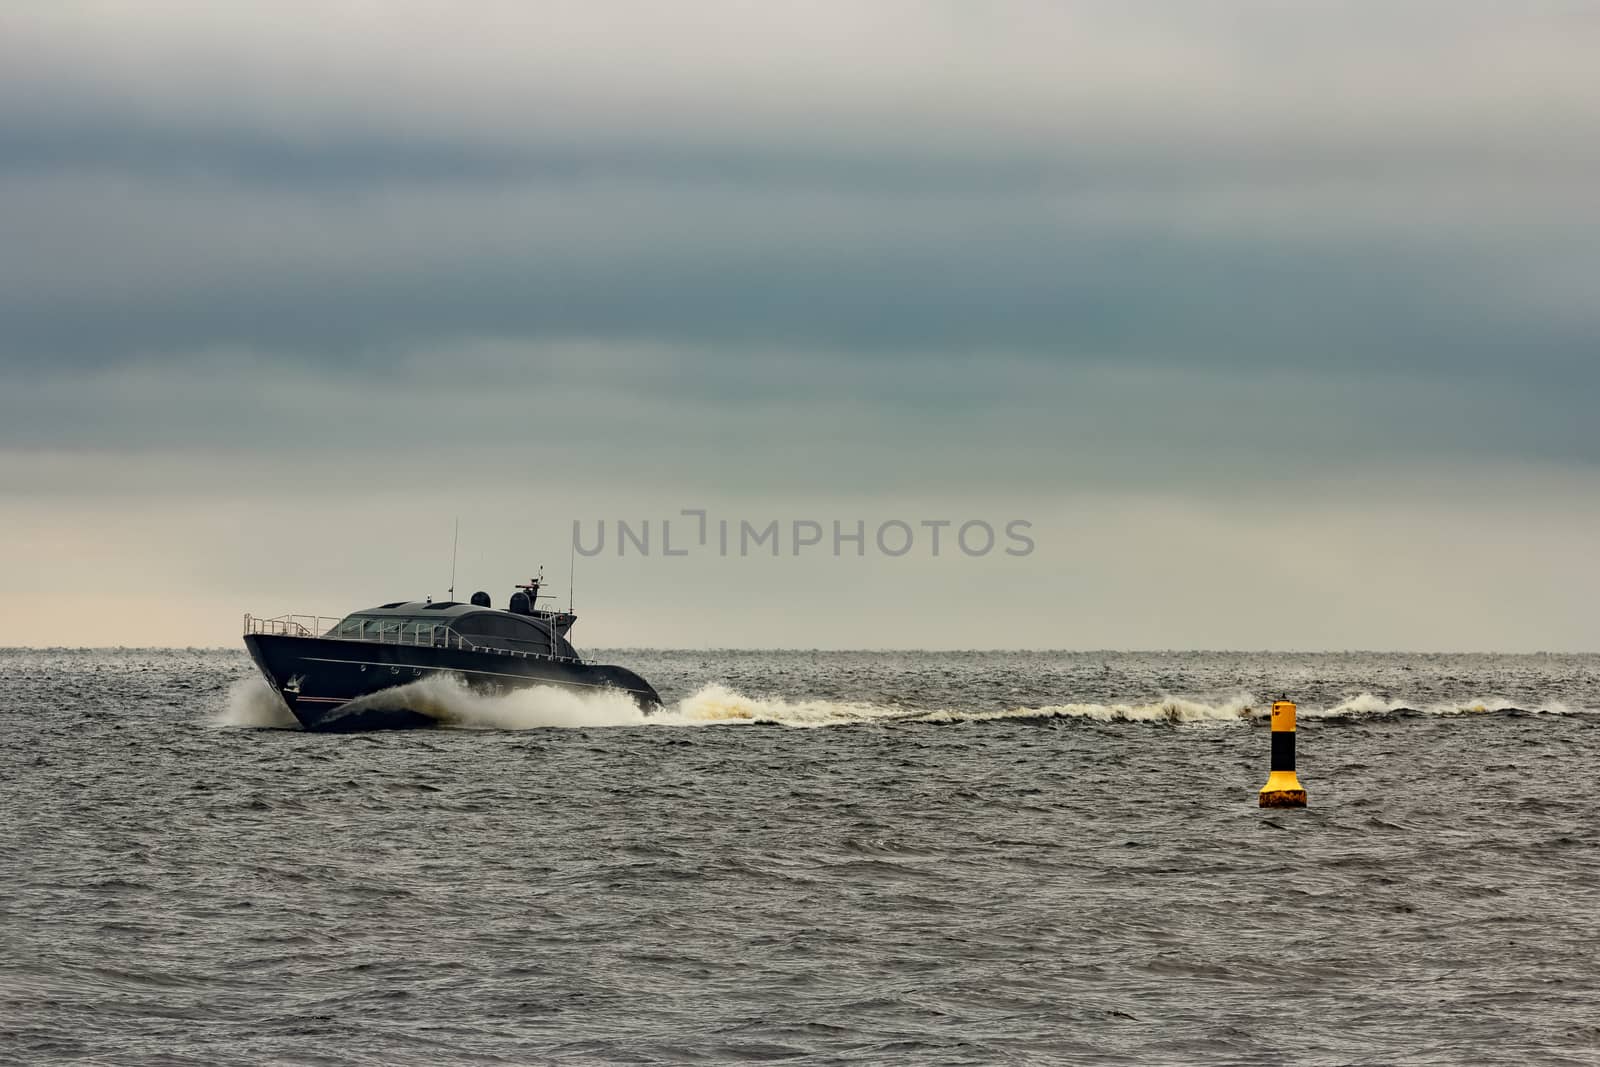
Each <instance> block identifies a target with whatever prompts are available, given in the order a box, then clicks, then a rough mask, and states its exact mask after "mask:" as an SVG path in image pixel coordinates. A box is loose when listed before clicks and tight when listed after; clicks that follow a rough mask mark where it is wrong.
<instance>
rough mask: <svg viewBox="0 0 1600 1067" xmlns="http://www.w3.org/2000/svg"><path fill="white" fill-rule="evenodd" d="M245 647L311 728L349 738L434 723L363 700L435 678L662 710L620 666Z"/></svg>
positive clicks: (269, 640) (256, 640) (316, 646)
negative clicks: (627, 701)
mask: <svg viewBox="0 0 1600 1067" xmlns="http://www.w3.org/2000/svg"><path fill="white" fill-rule="evenodd" d="M244 644H245V648H247V649H248V650H249V652H250V657H251V658H252V659H253V660H255V663H256V666H257V667H259V668H260V670H261V673H262V675H263V676H264V677H265V678H266V680H267V683H268V684H269V685H271V686H272V688H273V689H274V690H275V691H276V692H277V693H278V695H279V696H281V697H282V698H283V702H284V703H285V704H286V705H288V708H289V711H290V712H292V713H293V714H294V717H295V718H296V719H298V720H299V722H300V725H301V726H303V727H305V728H306V729H307V730H320V731H338V732H351V731H362V730H385V729H391V730H392V729H407V728H416V727H426V726H432V725H434V724H435V719H434V718H433V717H432V716H429V715H427V714H425V713H424V712H423V711H421V710H420V709H415V708H408V707H405V706H404V705H403V702H400V703H399V704H398V705H397V706H390V705H391V703H392V702H389V701H378V702H377V703H378V704H381V705H383V706H381V707H373V706H369V704H368V702H365V701H363V700H362V698H364V697H371V696H373V695H375V694H378V693H381V692H383V691H384V690H387V689H396V688H398V687H400V686H404V685H409V684H411V683H412V682H416V681H420V680H421V679H423V678H427V677H430V676H432V675H439V674H444V675H450V676H453V677H457V678H459V679H461V680H462V681H463V682H465V683H466V684H467V685H468V686H470V687H471V688H472V689H474V690H476V691H478V692H484V693H497V692H504V691H506V690H508V689H525V688H529V687H532V686H540V685H550V686H558V687H561V688H563V689H570V690H573V691H575V692H583V693H594V692H599V691H603V690H614V691H620V692H625V693H627V694H628V695H630V696H631V697H632V698H633V699H634V701H635V702H636V703H637V704H638V705H639V707H640V708H642V709H643V710H644V711H646V712H650V711H653V710H655V709H656V708H658V707H660V704H661V699H660V697H658V696H657V695H656V691H655V690H654V689H653V688H651V686H650V683H648V682H646V681H645V680H644V679H643V678H640V677H639V676H638V675H637V674H634V673H633V672H632V671H630V670H627V669H626V668H623V667H615V666H611V665H608V664H596V663H581V662H577V661H574V660H555V659H548V658H541V657H536V656H519V655H516V654H514V653H503V652H497V651H495V650H493V649H488V650H485V649H478V650H469V649H458V648H442V647H437V646H428V645H388V644H378V643H374V642H369V641H346V640H340V639H338V638H329V637H289V636H282V635H275V634H247V635H246V636H245V639H244Z"/></svg>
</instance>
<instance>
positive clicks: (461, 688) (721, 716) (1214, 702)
mask: <svg viewBox="0 0 1600 1067" xmlns="http://www.w3.org/2000/svg"><path fill="white" fill-rule="evenodd" d="M357 703H358V705H359V706H362V707H368V708H400V707H403V708H408V709H410V710H412V711H417V712H421V713H422V714H424V715H427V716H429V717H430V718H432V719H434V720H435V721H436V722H437V723H439V725H441V726H447V727H456V728H464V729H486V730H534V729H592V728H603V727H619V726H621V727H642V726H651V727H696V726H719V725H720V726H731V725H739V724H747V725H748V724H765V725H776V726H784V727H789V728H792V729H815V728H819V727H827V726H863V725H872V724H879V725H889V724H904V723H922V724H952V723H964V722H993V721H999V720H1008V719H1011V720H1027V719H1082V720H1086V721H1091V722H1100V723H1158V724H1159V723H1165V724H1170V725H1178V726H1185V725H1208V724H1209V725H1229V724H1234V725H1239V724H1246V725H1247V724H1249V723H1251V722H1255V721H1259V720H1264V719H1265V718H1266V717H1267V716H1268V715H1269V714H1270V709H1271V702H1270V701H1261V700H1258V699H1256V697H1254V696H1253V695H1251V694H1248V693H1239V694H1235V695H1233V696H1228V697H1221V698H1211V699H1202V698H1197V697H1176V696H1171V697H1162V698H1160V699H1157V700H1149V701H1138V702H1128V703H1065V704H1050V705H1043V706H1039V707H1015V708H1005V709H998V710H977V709H961V708H934V709H928V708H913V707H903V706H896V705H889V704H873V703H867V702H854V701H835V700H820V699H818V700H790V699H785V698H782V697H752V696H746V695H745V694H743V693H739V692H736V691H735V690H733V689H730V688H728V687H727V686H724V685H720V684H716V683H712V684H708V685H704V686H702V687H701V688H700V689H698V690H696V691H695V693H694V694H693V695H691V696H688V697H685V698H683V699H682V700H679V701H678V702H677V703H675V704H672V705H669V706H667V707H665V708H663V709H661V710H660V711H658V712H655V713H653V714H649V715H647V714H645V713H644V712H642V711H640V710H639V708H638V707H637V706H636V705H635V704H634V703H633V700H632V699H631V698H630V697H628V696H627V695H626V694H623V693H620V692H614V691H603V692H596V693H580V692H574V691H572V690H569V689H562V688H559V687H555V686H536V687H533V688H530V689H517V690H512V691H510V692H507V693H502V694H498V695H492V696H491V695H485V694H482V693H477V692H474V691H473V690H471V689H469V688H467V687H466V686H465V685H463V684H461V683H460V682H459V681H457V680H455V679H453V678H449V677H446V676H443V675H436V676H433V677H430V678H424V679H422V680H420V681H416V682H412V683H410V684H409V685H403V686H397V687H395V688H394V689H388V690H384V691H383V692H382V693H377V694H374V695H373V696H371V697H367V698H364V699H363V700H361V701H359V702H357ZM1582 711H1583V709H1576V708H1571V707H1568V706H1567V705H1566V704H1564V703H1561V702H1559V701H1546V702H1544V703H1543V704H1542V705H1541V706H1539V707H1533V708H1529V707H1521V706H1519V705H1517V704H1516V703H1515V702H1513V701H1510V700H1505V699H1501V698H1493V697H1490V698H1476V697H1474V698H1468V699H1463V700H1449V701H1443V702H1440V701H1406V700H1403V699H1393V698H1389V697H1380V696H1376V695H1374V694H1372V693H1365V692H1363V693H1358V694H1355V695H1353V696H1350V697H1348V698H1346V699H1343V700H1341V701H1339V702H1338V703H1336V704H1332V705H1329V706H1325V707H1317V706H1312V705H1301V706H1300V708H1299V714H1300V716H1301V717H1303V718H1312V719H1322V720H1360V719H1372V718H1401V717H1407V716H1449V715H1472V714H1490V713H1497V712H1498V713H1508V712H1536V713H1546V714H1555V715H1567V714H1577V713H1580V712H1582ZM217 721H218V722H219V723H221V724H223V725H227V726H241V727H256V728H269V729H285V728H287V729H293V728H296V727H297V725H298V724H297V723H296V722H295V719H294V716H293V715H291V714H290V712H289V709H288V708H287V707H286V706H285V705H284V703H283V701H282V699H280V698H279V696H278V695H277V693H275V692H273V690H272V688H271V687H270V686H268V685H267V684H266V682H265V681H264V680H262V679H261V678H260V677H256V676H252V677H248V678H242V679H240V680H239V681H238V682H235V683H234V684H233V686H232V688H231V690H230V692H229V694H228V700H227V705H226V707H225V708H224V709H223V710H222V711H221V713H220V714H219V715H218V716H217Z"/></svg>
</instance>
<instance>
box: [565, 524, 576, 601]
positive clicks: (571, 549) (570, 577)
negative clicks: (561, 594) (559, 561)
mask: <svg viewBox="0 0 1600 1067" xmlns="http://www.w3.org/2000/svg"><path fill="white" fill-rule="evenodd" d="M577 582H578V539H577V538H573V539H572V544H571V545H569V546H568V547H567V614H568V615H571V614H572V599H573V595H572V587H573V586H574V585H576V584H577Z"/></svg>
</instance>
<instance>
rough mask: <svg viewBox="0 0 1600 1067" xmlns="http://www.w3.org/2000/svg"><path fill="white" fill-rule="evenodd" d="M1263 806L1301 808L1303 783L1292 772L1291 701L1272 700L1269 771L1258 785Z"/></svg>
mask: <svg viewBox="0 0 1600 1067" xmlns="http://www.w3.org/2000/svg"><path fill="white" fill-rule="evenodd" d="M1261 806H1262V807H1263V808H1303V807H1305V806H1306V790H1305V786H1303V785H1301V784H1300V779H1299V778H1297V777H1295V773H1294V703H1293V702H1292V701H1288V700H1274V701H1273V702H1272V773H1271V774H1269V775H1268V776H1267V784H1266V785H1264V786H1262V787H1261Z"/></svg>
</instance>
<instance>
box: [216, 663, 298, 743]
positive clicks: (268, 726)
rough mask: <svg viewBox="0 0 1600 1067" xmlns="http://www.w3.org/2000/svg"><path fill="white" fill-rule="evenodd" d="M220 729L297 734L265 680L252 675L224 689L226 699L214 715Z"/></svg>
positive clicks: (289, 714) (284, 706) (295, 722)
mask: <svg viewBox="0 0 1600 1067" xmlns="http://www.w3.org/2000/svg"><path fill="white" fill-rule="evenodd" d="M216 722H217V724H218V725H220V726H243V727H250V728H254V729H257V730H298V729H299V728H300V723H299V721H298V720H297V719H296V718H295V717H294V713H293V712H291V711H290V710H289V707H288V705H287V704H285V703H284V702H283V698H282V697H280V696H279V695H278V694H277V693H276V692H275V691H274V690H273V688H272V687H271V686H270V685H268V684H267V681H266V679H265V678H262V677H261V676H260V675H259V674H252V675H250V676H249V677H246V678H240V679H239V680H238V681H237V682H234V683H233V684H232V685H231V686H229V687H228V699H227V702H226V703H225V704H224V705H223V707H222V710H221V711H219V712H218V713H217V715H216Z"/></svg>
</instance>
